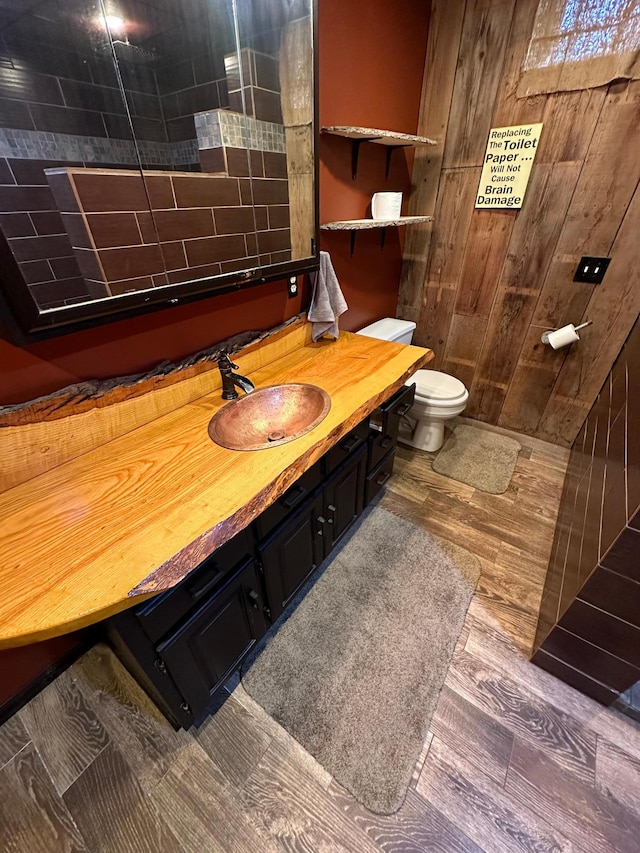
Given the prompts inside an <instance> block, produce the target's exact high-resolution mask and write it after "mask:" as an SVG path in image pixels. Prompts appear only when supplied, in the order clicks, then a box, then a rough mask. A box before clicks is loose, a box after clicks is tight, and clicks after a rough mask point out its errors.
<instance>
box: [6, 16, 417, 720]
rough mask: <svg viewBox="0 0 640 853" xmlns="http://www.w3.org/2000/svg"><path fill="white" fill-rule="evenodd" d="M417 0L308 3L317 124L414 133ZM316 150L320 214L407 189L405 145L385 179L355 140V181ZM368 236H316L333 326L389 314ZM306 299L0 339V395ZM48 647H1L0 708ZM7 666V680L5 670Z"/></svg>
mask: <svg viewBox="0 0 640 853" xmlns="http://www.w3.org/2000/svg"><path fill="white" fill-rule="evenodd" d="M429 9H430V3H429V2H425V0H403V2H402V3H389V2H388V0H349V2H347V3H345V2H344V0H321V2H319V43H320V80H319V85H320V124H321V125H330V124H350V125H354V124H355V125H364V126H367V127H381V128H384V129H389V130H401V131H405V132H408V133H415V131H416V127H417V122H418V109H419V103H420V90H421V85H422V73H423V68H424V59H425V51H426V43H427V30H428V20H429ZM320 158H321V164H320V221H321V222H327V221H330V220H334V219H355V218H359V217H363V216H365V215H368V210H367V205H368V203H369V200H370V198H371V195H372V194H373V193H374V192H376V191H378V190H385V189H386V190H402V191H403V192H405V193H408V191H409V188H410V175H411V159H412V155H411V152H410V151H409V152H408V153H405V152H396V153H395V154H394V159H393V161H392V169H391V173H390V176H389V180H388V181H386V182H385V180H384V169H385V149H383V148H382V147H380V146H373V145H366V146H365V145H363V146H362V148H361V152H360V166H359V170H358V178H357V181H352V180H351V147H350V143H348V142H347V141H346V140H343V139H338V138H334V137H327V136H324V137H323V138H322V139H321V144H320ZM379 239H380V238H379V232H372V233H370V234H366V233H363V234H360V235H358V240H357V243H356V250H355V254H354V256H353V258H350V257H349V236H348V234H333V235H327V234H326V233H324V234H323V240H322V248H323V249H325V250H327V251H329V252H330V253H331V256H332V259H333V263H334V266H335V269H336V272H337V273H338V278H339V280H340V283H341V285H342V288H343V290H344V292H345V296H346V298H347V301H348V303H349V306H350V307H349V311H348V312H347V314H346V315H345V316H344V318H343V320H342V321H341V325H342V327H343V328H346V329H350V330H353V329H358V328H360V327H361V326H363V325H365V324H366V323H369V322H371V321H373V320H376V319H378V318H380V317H383V316H387V315H390V316H394V313H395V306H396V299H397V293H398V285H399V281H400V270H401V266H402V245H401V239H402V238H401V235H400V232H399V231H398V230H395V229H389V233H388V234H387V239H386V245H385V248H384V250H383V251H381V250H380V243H379ZM307 299H308V288H304V289H303V291H302V293H301V295H300V296H299V297H298V298H296V299H288V298H287V292H286V286H285V283H284V282H276V283H272V284H268V285H262V286H260V287H255V288H252V289H250V290H246V291H243V292H241V293H234V294H227V295H225V296H217V297H212V298H211V299H206V300H202V301H201V302H196V303H193V304H191V305H183V306H178V307H176V308H171V309H167V310H163V311H159V312H157V313H153V314H147V315H143V316H141V317H135V318H132V319H130V320H123V321H120V322H117V323H109V324H107V325H105V326H101V327H98V328H96V329H90V330H88V331H84V332H75V333H73V334H70V335H65V336H63V337H60V338H54V339H53V340H51V341H46V342H43V343H39V344H33V345H31V346H29V347H24V348H20V347H16V346H13V345H12V344H10V343H9V342H8V341H6V340H4V339H2V337H0V405H6V404H10V403H18V402H22V401H25V400H30V399H33V398H34V397H37V396H40V395H43V394H47V393H50V392H51V391H55V390H57V389H58V388H63V387H64V386H65V385H69V384H71V383H73V382H78V381H80V380H82V379H92V378H101V377H109V376H117V375H121V374H126V373H133V372H138V371H142V370H145V369H147V368H149V367H152V366H153V365H155V364H157V363H158V362H160V361H163V360H165V359H170V360H175V359H178V358H180V357H181V356H185V355H188V354H190V353H193V352H197V351H198V350H199V349H203V348H204V347H207V346H211V345H212V344H214V343H216V342H217V341H220V340H224V339H225V338H227V337H229V336H231V335H233V334H236V333H237V332H240V331H244V330H247V329H267V328H269V327H271V326H275V325H277V324H278V323H281V322H282V321H283V320H285V319H287V318H288V317H291V316H293V315H294V314H296V313H298V312H299V311H301V310H303V308H306V307H307ZM60 642H62V641H60ZM29 649H32V652H30V651H29ZM56 650H57V647H56V646H55V645H53V644H52V645H51V646H49V644H48V643H39V644H38V645H37V646H33V647H27V648H24V649H20V650H16V651H15V652H14V651H12V650H10V651H6V652H2V654H1V655H0V674H1V675H2V677H0V706H1V705H2V703H3V701H4V700H5V699H6V698H7V696H10V695H11V694H12V692H16V691H17V690H19V689H20V687H21V686H23V685H25V684H28V683H29V681H31V680H32V679H33V678H34V677H36V676H37V675H38V673H39V672H40V671H42V669H43V662H45V661H46V665H49V664H50V663H51V662H52V660H55V657H56ZM65 650H66V644H65ZM14 661H15V664H14ZM45 668H46V666H45ZM9 671H11V672H12V673H13V679H9V677H8V676H6V675H5V674H6V673H8V672H9Z"/></svg>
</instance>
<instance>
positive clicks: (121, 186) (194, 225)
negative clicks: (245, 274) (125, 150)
mask: <svg viewBox="0 0 640 853" xmlns="http://www.w3.org/2000/svg"><path fill="white" fill-rule="evenodd" d="M48 179H49V182H50V185H51V190H52V193H53V195H54V196H55V197H56V198H60V199H61V204H63V205H64V206H66V207H73V206H75V207H76V209H77V210H78V211H79V212H78V213H64V214H63V216H62V218H61V221H62V222H63V223H64V226H65V228H66V229H68V230H67V234H66V241H67V243H68V244H70V245H72V246H73V252H74V256H75V261H76V263H77V265H78V268H79V270H81V272H82V275H83V276H84V277H85V278H86V279H87V280H88V281H90V282H91V283H92V286H96V285H99V284H101V285H103V286H104V288H105V289H106V291H107V293H108V294H112V295H116V294H119V293H126V292H129V291H132V290H135V289H138V288H144V289H147V288H149V287H154V286H164V285H166V284H167V281H169V282H170V283H176V282H180V281H187V280H189V279H195V278H201V277H205V276H211V275H219V274H220V273H221V272H231V271H233V269H237V268H242V267H246V266H247V265H249V266H251V265H253V264H255V265H256V266H257V265H258V264H271V263H274V262H275V263H279V262H281V261H285V260H290V258H291V250H290V233H289V230H288V228H278V229H269V228H268V224H269V218H270V217H269V212H268V209H267V207H266V206H263V207H261V208H258V209H257V211H256V214H255V216H257V218H258V219H259V226H258V230H257V229H256V224H257V223H256V218H255V217H254V210H253V208H252V207H250V206H247V205H242V204H240V187H239V184H240V182H241V181H244V180H245V179H240V178H234V177H228V176H214V175H209V174H193V175H184V174H183V173H181V172H162V173H159V172H154V173H152V174H148V173H144V174H143V175H140V174H139V173H137V172H134V171H127V170H117V171H115V170H107V169H86V168H80V169H78V168H76V169H56V170H53V171H51V172H50V173H49V174H48ZM262 180H263V182H265V180H264V179H262ZM266 183H269V184H282V183H284V184H285V186H286V181H281V180H280V179H273V180H267V181H266ZM147 198H149V199H150V200H151V202H152V210H149V208H148V206H147ZM220 205H222V206H220ZM272 210H273V211H275V213H274V214H273V215H272V218H274V219H276V220H278V221H281V222H286V223H287V224H288V221H289V215H288V205H278V206H274V207H273V208H272ZM19 224H20V223H17V222H16V223H14V227H17V226H18V225H19ZM23 239H25V240H26V239H27V238H23ZM48 239H53V238H48V237H44V238H42V240H43V241H45V240H48ZM65 245H66V244H65ZM42 252H43V253H44V254H46V256H47V257H49V256H50V254H51V252H50V251H49V248H48V247H47V246H44V245H43V249H42ZM25 260H27V259H26V258H25ZM28 260H29V261H37V260H38V258H28ZM236 261H239V266H238V267H233V268H231V267H230V266H229V264H231V263H235V262H236ZM222 263H224V264H225V265H227V266H225V268H224V270H223V269H222V267H221V264H222ZM34 274H38V275H40V274H41V271H36V270H34Z"/></svg>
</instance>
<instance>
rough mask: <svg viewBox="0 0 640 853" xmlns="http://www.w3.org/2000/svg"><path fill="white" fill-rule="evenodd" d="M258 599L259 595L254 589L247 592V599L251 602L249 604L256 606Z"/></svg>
mask: <svg viewBox="0 0 640 853" xmlns="http://www.w3.org/2000/svg"><path fill="white" fill-rule="evenodd" d="M259 600H260V597H259V595H258V593H257V592H256V591H255V589H252V590H251V591H250V592H249V601H250V602H251V606H252V607H257V606H258V601H259Z"/></svg>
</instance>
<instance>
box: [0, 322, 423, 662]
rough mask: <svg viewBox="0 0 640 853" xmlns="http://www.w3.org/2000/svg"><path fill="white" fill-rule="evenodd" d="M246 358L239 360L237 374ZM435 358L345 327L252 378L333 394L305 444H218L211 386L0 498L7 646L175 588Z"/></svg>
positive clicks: (0, 609)
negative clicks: (243, 448)
mask: <svg viewBox="0 0 640 853" xmlns="http://www.w3.org/2000/svg"><path fill="white" fill-rule="evenodd" d="M245 358H248V357H245V356H243V354H242V353H240V354H239V355H238V356H234V359H236V360H237V363H238V364H239V365H240V371H239V372H240V373H244V372H245V370H246V365H247V364H248V362H246V361H245V362H244V363H245V370H243V361H244V359H245ZM431 358H433V354H432V353H431V351H430V350H425V349H422V348H420V347H413V346H403V345H401V344H395V343H389V342H386V341H379V340H377V339H374V338H367V337H364V336H360V335H353V334H350V333H348V332H342V333H341V334H340V338H339V340H338V341H336V342H332V341H320V342H319V343H316V344H313V343H310V342H306V343H304V342H303V343H302V344H298V345H296V348H295V349H293V351H291V352H288V353H286V354H285V355H283V356H282V357H280V358H277V360H275V361H272V362H271V363H268V364H266V365H262V366H259V367H258V368H257V369H255V370H253V371H251V372H249V375H250V376H251V379H252V380H253V382H254V383H255V385H256V388H261V387H264V386H266V385H273V384H278V383H281V382H293V381H295V382H310V383H313V384H315V385H319V386H320V387H322V388H324V389H325V390H326V391H327V393H328V394H329V395H330V397H331V403H332V405H331V410H330V412H329V414H328V415H327V417H326V418H325V420H324V421H323V422H322V423H321V424H320V425H319V426H317V427H316V428H315V429H314V430H312V431H311V432H309V433H307V434H306V435H304V436H302V437H301V438H299V439H296V440H295V441H292V442H290V443H288V444H283V445H280V446H278V447H274V448H269V449H267V450H261V451H255V452H238V451H233V450H226V449H224V448H222V447H219V446H217V445H216V444H214V443H213V442H212V441H211V440H210V439H209V436H208V434H207V425H208V423H209V420H210V419H211V417H212V416H213V414H214V413H215V412H216V411H218V409H219V408H220V407H221V406H222V405H225V403H224V401H223V400H222V399H221V397H220V391H219V389H216V390H215V391H214V392H212V393H209V394H207V395H206V396H202V397H200V398H199V399H197V400H195V401H193V402H190V403H189V404H187V405H182V406H180V407H179V408H177V409H175V410H174V411H172V412H170V413H169V414H165V415H163V416H162V417H158V418H156V419H155V420H153V421H151V422H150V423H147V424H145V425H144V426H140V427H139V428H137V429H134V430H133V431H131V432H129V433H127V434H125V435H121V436H120V437H118V438H116V439H114V440H111V441H109V442H108V443H106V444H104V445H103V446H101V447H99V448H97V449H94V450H91V451H90V452H87V453H84V454H83V455H81V456H78V457H77V458H75V459H72V460H71V461H69V462H65V463H64V464H61V465H58V466H57V467H55V468H53V469H52V470H50V471H47V472H45V473H43V474H40V475H38V476H36V477H34V478H33V479H30V480H28V481H27V482H24V483H21V484H20V485H17V486H14V487H13V488H10V489H8V490H7V491H5V492H3V493H2V494H0V531H1V532H0V589H1V590H2V595H1V596H0V648H6V647H9V646H17V645H22V644H26V643H31V642H36V641H39V640H44V639H47V638H49V637H52V636H56V635H59V634H64V633H67V632H69V631H73V630H75V629H77V628H82V627H85V626H87V625H90V624H92V623H95V622H98V621H100V620H101V619H104V618H105V617H107V616H110V615H112V614H113V613H116V612H118V611H120V610H124V609H126V608H127V607H130V606H131V605H132V604H134V603H136V602H138V601H141V600H143V599H144V598H147V597H149V596H150V595H152V594H155V593H157V592H160V591H162V590H164V589H168V588H170V587H172V586H174V585H175V584H177V583H178V582H179V581H180V580H182V579H183V578H184V577H185V576H186V575H187V574H188V573H189V572H190V571H191V570H192V569H194V568H195V567H196V566H197V565H198V564H199V563H200V562H201V561H202V560H203V559H204V558H205V557H207V556H208V555H209V554H211V553H212V552H213V551H214V550H215V549H216V548H217V547H219V546H220V545H222V544H223V543H224V542H226V541H227V540H228V539H230V538H231V537H232V536H233V535H234V534H235V533H236V532H238V531H239V530H241V529H243V528H244V527H246V526H247V525H248V524H249V523H250V522H251V521H252V520H253V519H254V518H255V517H256V516H257V515H258V514H259V513H260V512H262V510H264V509H265V508H266V507H267V506H269V505H270V504H271V503H273V501H274V500H276V499H277V498H278V497H279V496H280V495H281V494H282V493H283V492H284V491H285V490H286V489H287V488H288V487H289V486H290V485H291V483H292V482H293V481H294V480H295V479H297V477H298V476H299V475H300V474H301V473H303V471H305V470H307V468H309V467H310V466H311V465H312V464H313V463H314V462H316V460H317V459H319V458H320V457H321V456H322V455H323V454H324V453H325V452H326V451H327V450H328V449H329V447H331V446H332V445H333V444H335V443H336V442H337V441H338V440H339V439H340V438H341V437H342V436H343V435H345V434H346V433H347V432H349V430H350V429H351V428H352V427H353V426H355V425H356V424H357V423H358V422H359V421H360V420H362V418H364V417H366V415H367V414H369V413H370V412H371V411H373V410H374V409H375V408H376V407H377V406H378V405H379V404H380V403H381V402H383V401H384V400H385V399H386V398H388V397H389V396H390V395H391V394H392V393H393V392H395V391H396V390H397V389H398V388H400V387H401V385H402V384H403V383H404V381H405V380H406V379H407V378H408V377H409V376H410V375H411V374H412V373H413V372H414V371H415V370H417V369H418V368H419V367H422V366H423V365H424V364H426V363H427V362H428V361H430V360H431ZM0 442H1V436H0ZM0 451H2V446H1V443H0Z"/></svg>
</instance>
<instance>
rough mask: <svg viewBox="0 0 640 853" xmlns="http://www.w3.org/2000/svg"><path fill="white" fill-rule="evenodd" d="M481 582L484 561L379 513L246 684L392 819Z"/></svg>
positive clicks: (334, 562)
mask: <svg viewBox="0 0 640 853" xmlns="http://www.w3.org/2000/svg"><path fill="white" fill-rule="evenodd" d="M479 576H480V564H479V561H478V560H477V559H476V557H474V556H473V555H471V554H469V553H468V552H467V551H464V550H463V549H462V548H457V547H456V546H449V545H447V546H444V544H443V543H442V542H440V541H439V540H436V539H435V538H434V537H433V536H431V535H430V534H429V533H427V532H426V531H425V530H423V529H422V528H419V527H417V526H416V525H415V524H413V523H412V522H410V521H406V520H405V519H402V518H398V517H396V516H395V515H393V514H391V513H390V512H387V511H386V510H384V509H382V507H380V506H375V507H374V508H373V509H370V510H367V511H366V512H365V514H364V515H363V518H362V519H361V521H360V522H359V523H358V525H357V527H356V529H355V531H354V532H352V533H351V534H350V536H349V539H348V541H347V542H346V544H345V545H344V546H342V547H341V548H340V550H339V551H338V553H337V554H336V555H332V557H331V558H330V559H329V560H328V561H327V563H326V565H325V567H324V569H323V571H322V574H321V576H320V577H319V579H318V580H317V581H316V582H315V583H314V584H313V585H312V586H311V588H310V589H309V591H308V592H307V593H306V595H304V591H303V594H302V595H300V596H299V597H298V600H297V602H296V604H297V606H295V609H293V610H292V612H291V615H290V616H289V618H287V619H286V621H284V622H283V623H282V624H281V625H279V626H278V627H277V630H275V629H272V630H271V631H270V632H269V634H268V635H267V637H266V638H265V641H263V642H262V643H261V644H260V646H258V649H257V651H256V653H255V654H254V655H253V656H252V658H251V659H250V660H249V662H248V663H247V664H246V665H245V667H244V668H243V673H242V683H243V685H244V687H245V689H246V690H247V692H248V693H250V694H251V696H253V698H254V699H255V700H256V701H257V702H258V703H259V704H260V705H262V707H263V708H265V709H266V710H267V712H268V713H269V714H271V716H272V717H274V718H275V719H276V720H277V721H278V722H279V723H280V724H281V725H282V726H284V728H285V729H287V731H289V733H290V734H292V735H293V737H295V738H296V739H297V740H298V741H299V742H300V743H301V744H302V745H303V746H304V747H305V748H306V749H307V751H308V752H310V753H311V754H312V755H313V756H314V757H315V758H316V760H317V761H318V762H319V763H320V764H321V765H322V766H323V767H324V768H325V769H326V770H327V771H328V772H329V773H330V774H331V775H332V776H333V777H334V778H335V779H336V780H337V781H338V782H339V783H340V784H341V785H343V786H344V787H345V788H347V789H348V790H349V791H351V793H352V794H353V796H354V797H355V798H356V799H357V800H359V801H360V802H361V803H362V804H363V805H364V806H366V807H367V808H368V809H370V810H371V811H373V812H377V813H379V814H391V813H393V812H394V811H397V809H398V808H400V806H401V805H402V802H403V800H404V797H405V795H406V792H407V789H408V786H409V783H410V781H411V775H412V772H413V769H414V766H415V763H416V760H417V758H418V756H419V754H420V751H421V748H422V745H423V743H424V740H425V737H426V735H427V731H428V729H429V723H430V721H431V716H432V714H433V711H434V709H435V707H436V704H437V701H438V695H439V693H440V690H441V688H442V684H443V682H444V679H445V677H446V674H447V669H448V667H449V662H450V660H451V657H452V655H453V650H454V648H455V645H456V641H457V639H458V637H459V636H460V632H461V630H462V626H463V623H464V619H465V614H466V612H467V608H468V607H469V604H470V602H471V597H472V595H473V592H474V590H475V586H476V583H477V582H478V578H479ZM303 595H304V597H303Z"/></svg>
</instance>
